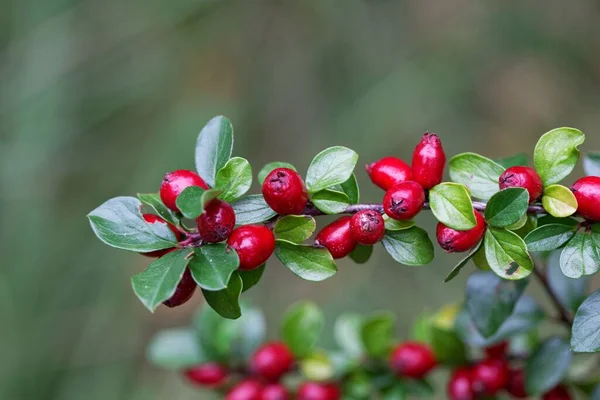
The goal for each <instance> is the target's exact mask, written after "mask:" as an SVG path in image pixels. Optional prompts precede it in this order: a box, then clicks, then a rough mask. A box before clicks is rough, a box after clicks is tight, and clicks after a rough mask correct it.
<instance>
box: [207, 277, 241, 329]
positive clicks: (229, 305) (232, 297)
mask: <svg viewBox="0 0 600 400" xmlns="http://www.w3.org/2000/svg"><path fill="white" fill-rule="evenodd" d="M242 285H243V283H242V278H240V275H239V274H238V273H237V272H234V273H233V274H232V275H231V279H230V280H229V283H228V284H227V288H225V289H223V290H219V291H211V290H204V289H202V294H203V295H204V299H205V300H206V302H207V303H208V305H209V306H211V307H212V309H213V310H215V311H216V312H217V313H218V314H219V315H220V316H221V317H223V318H228V319H238V318H239V317H241V316H242V309H241V307H240V303H239V299H240V294H241V293H242Z"/></svg>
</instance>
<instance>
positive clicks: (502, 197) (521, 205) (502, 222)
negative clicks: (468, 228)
mask: <svg viewBox="0 0 600 400" xmlns="http://www.w3.org/2000/svg"><path fill="white" fill-rule="evenodd" d="M528 205H529V193H528V192H527V190H525V189H523V188H508V189H504V190H502V191H500V192H498V193H496V194H495V195H493V196H492V198H491V199H490V200H489V202H488V203H487V206H486V207H485V220H486V222H487V223H488V225H491V226H495V227H498V228H505V227H507V226H510V225H513V224H516V223H517V222H519V220H520V219H521V217H522V216H523V215H525V213H526V212H527V206H528Z"/></svg>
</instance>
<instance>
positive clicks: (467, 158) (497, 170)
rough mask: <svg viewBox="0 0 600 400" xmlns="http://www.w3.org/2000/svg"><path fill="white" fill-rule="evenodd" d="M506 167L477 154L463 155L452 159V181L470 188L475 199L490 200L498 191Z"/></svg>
mask: <svg viewBox="0 0 600 400" xmlns="http://www.w3.org/2000/svg"><path fill="white" fill-rule="evenodd" d="M503 172H504V167H503V166H501V165H500V164H498V163H495V162H494V161H492V160H490V159H489V158H486V157H483V156H480V155H479V154H475V153H462V154H458V155H456V156H454V157H452V158H451V159H450V179H452V181H453V182H457V183H462V184H463V185H465V186H466V187H468V188H469V190H470V192H471V193H472V195H473V197H475V198H477V199H481V200H489V198H490V197H492V196H493V195H494V193H496V192H497V191H498V180H499V178H500V175H502V173H503Z"/></svg>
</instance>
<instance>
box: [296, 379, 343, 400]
mask: <svg viewBox="0 0 600 400" xmlns="http://www.w3.org/2000/svg"><path fill="white" fill-rule="evenodd" d="M341 398H342V391H341V390H340V388H339V387H338V386H337V385H336V384H334V383H317V382H305V383H303V384H302V385H300V387H299V388H298V393H297V394H296V400H339V399H341Z"/></svg>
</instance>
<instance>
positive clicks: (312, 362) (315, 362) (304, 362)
mask: <svg viewBox="0 0 600 400" xmlns="http://www.w3.org/2000/svg"><path fill="white" fill-rule="evenodd" d="M299 367H300V372H301V373H302V376H303V377H304V378H305V379H306V380H309V381H317V382H320V381H326V380H330V379H331V378H333V377H334V376H335V366H334V364H333V363H332V361H331V359H330V358H329V355H328V354H327V353H324V352H317V353H312V354H309V355H307V356H306V357H304V358H302V359H301V360H300V361H299Z"/></svg>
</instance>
